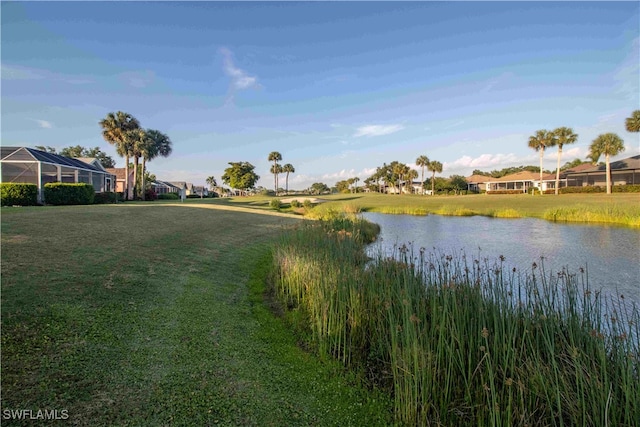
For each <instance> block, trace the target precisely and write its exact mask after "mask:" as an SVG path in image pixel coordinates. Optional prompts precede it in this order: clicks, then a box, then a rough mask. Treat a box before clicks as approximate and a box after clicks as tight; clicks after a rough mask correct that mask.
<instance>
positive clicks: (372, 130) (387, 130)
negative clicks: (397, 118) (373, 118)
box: [353, 125, 404, 138]
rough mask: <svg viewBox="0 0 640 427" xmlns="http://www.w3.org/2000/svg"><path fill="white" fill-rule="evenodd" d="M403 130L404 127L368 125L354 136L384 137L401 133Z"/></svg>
mask: <svg viewBox="0 0 640 427" xmlns="http://www.w3.org/2000/svg"><path fill="white" fill-rule="evenodd" d="M402 129H404V126H402V125H366V126H360V127H359V128H358V129H356V133H354V134H353V136H354V137H356V138H358V137H361V136H367V137H371V136H382V135H389V134H392V133H395V132H399V131H401V130H402Z"/></svg>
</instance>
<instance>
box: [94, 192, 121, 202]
mask: <svg viewBox="0 0 640 427" xmlns="http://www.w3.org/2000/svg"><path fill="white" fill-rule="evenodd" d="M116 196H117V194H116V193H113V192H110V191H104V192H102V193H96V194H95V196H94V197H93V203H94V204H96V205H104V204H107V203H115V202H116Z"/></svg>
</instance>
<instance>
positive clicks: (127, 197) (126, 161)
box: [124, 154, 129, 200]
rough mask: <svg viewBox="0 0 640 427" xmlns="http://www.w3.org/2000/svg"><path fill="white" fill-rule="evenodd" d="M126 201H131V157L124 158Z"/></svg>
mask: <svg viewBox="0 0 640 427" xmlns="http://www.w3.org/2000/svg"><path fill="white" fill-rule="evenodd" d="M124 199H125V200H129V155H128V154H127V155H126V156H125V158H124Z"/></svg>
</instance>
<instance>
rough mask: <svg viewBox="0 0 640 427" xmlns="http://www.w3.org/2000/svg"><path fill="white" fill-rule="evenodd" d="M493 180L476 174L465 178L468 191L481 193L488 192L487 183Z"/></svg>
mask: <svg viewBox="0 0 640 427" xmlns="http://www.w3.org/2000/svg"><path fill="white" fill-rule="evenodd" d="M490 179H492V178H491V177H490V176H484V175H478V174H474V175H471V176H468V177H466V178H465V180H466V181H467V190H468V191H471V192H474V193H479V192H481V191H486V190H487V181H489V180H490Z"/></svg>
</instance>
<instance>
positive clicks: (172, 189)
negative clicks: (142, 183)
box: [150, 179, 181, 194]
mask: <svg viewBox="0 0 640 427" xmlns="http://www.w3.org/2000/svg"><path fill="white" fill-rule="evenodd" d="M150 185H151V188H152V189H153V191H155V193H156V194H169V193H177V194H180V190H181V188H178V187H176V186H175V185H173V184H171V183H169V182H166V181H160V180H158V179H156V180H155V181H153V182H151V183H150Z"/></svg>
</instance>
